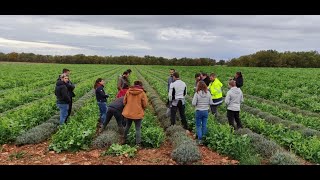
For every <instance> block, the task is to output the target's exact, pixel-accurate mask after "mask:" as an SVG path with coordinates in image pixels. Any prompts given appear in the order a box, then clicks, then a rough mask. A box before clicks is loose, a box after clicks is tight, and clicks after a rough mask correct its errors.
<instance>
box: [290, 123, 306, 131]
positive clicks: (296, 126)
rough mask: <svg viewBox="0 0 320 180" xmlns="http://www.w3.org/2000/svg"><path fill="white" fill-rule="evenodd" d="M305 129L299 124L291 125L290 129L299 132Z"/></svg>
mask: <svg viewBox="0 0 320 180" xmlns="http://www.w3.org/2000/svg"><path fill="white" fill-rule="evenodd" d="M304 128H305V127H304V126H303V125H301V124H298V123H293V124H291V125H289V129H291V130H299V129H304Z"/></svg>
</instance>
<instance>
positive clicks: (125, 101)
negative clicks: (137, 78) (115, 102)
mask: <svg viewBox="0 0 320 180" xmlns="http://www.w3.org/2000/svg"><path fill="white" fill-rule="evenodd" d="M127 96H128V92H127V93H126V94H125V95H124V98H123V104H124V105H126V104H127Z"/></svg>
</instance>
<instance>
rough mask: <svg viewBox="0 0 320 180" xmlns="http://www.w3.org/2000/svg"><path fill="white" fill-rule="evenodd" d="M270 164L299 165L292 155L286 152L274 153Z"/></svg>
mask: <svg viewBox="0 0 320 180" xmlns="http://www.w3.org/2000/svg"><path fill="white" fill-rule="evenodd" d="M270 164H272V165H299V164H301V162H300V161H299V160H298V159H297V157H296V156H295V155H293V154H290V153H287V152H276V153H275V154H274V155H273V156H272V157H271V158H270Z"/></svg>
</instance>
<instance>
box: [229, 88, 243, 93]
mask: <svg viewBox="0 0 320 180" xmlns="http://www.w3.org/2000/svg"><path fill="white" fill-rule="evenodd" d="M230 91H231V92H232V93H234V94H240V91H241V90H240V88H237V87H232V88H231V89H230Z"/></svg>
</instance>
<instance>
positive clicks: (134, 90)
mask: <svg viewBox="0 0 320 180" xmlns="http://www.w3.org/2000/svg"><path fill="white" fill-rule="evenodd" d="M128 91H129V93H130V94H132V95H139V94H141V93H142V92H143V89H142V88H141V87H140V88H139V87H131V88H129V90H128Z"/></svg>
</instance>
